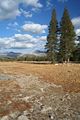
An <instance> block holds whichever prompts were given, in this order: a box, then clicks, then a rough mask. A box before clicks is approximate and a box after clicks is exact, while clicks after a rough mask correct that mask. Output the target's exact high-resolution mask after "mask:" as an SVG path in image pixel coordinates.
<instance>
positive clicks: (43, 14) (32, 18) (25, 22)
mask: <svg viewBox="0 0 80 120" xmlns="http://www.w3.org/2000/svg"><path fill="white" fill-rule="evenodd" d="M64 7H67V8H68V10H69V13H70V17H71V20H72V22H73V24H74V26H75V32H76V34H77V35H80V8H79V7H80V0H0V52H10V51H13V52H21V53H34V52H35V51H36V50H44V45H45V43H46V36H47V34H48V25H49V22H50V19H51V12H52V9H53V8H55V9H56V12H57V19H58V22H60V19H61V17H62V14H63V10H64Z"/></svg>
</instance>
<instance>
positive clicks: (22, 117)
mask: <svg viewBox="0 0 80 120" xmlns="http://www.w3.org/2000/svg"><path fill="white" fill-rule="evenodd" d="M17 120H29V119H28V118H27V116H24V115H21V116H19V117H18V119H17Z"/></svg>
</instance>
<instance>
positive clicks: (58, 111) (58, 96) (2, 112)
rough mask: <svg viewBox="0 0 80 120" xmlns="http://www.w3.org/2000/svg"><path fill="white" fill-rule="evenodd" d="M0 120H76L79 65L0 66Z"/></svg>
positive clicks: (79, 102) (79, 114)
mask: <svg viewBox="0 0 80 120" xmlns="http://www.w3.org/2000/svg"><path fill="white" fill-rule="evenodd" d="M0 120H80V64H66V65H62V64H60V65H49V64H45V65H42V64H26V63H16V62H1V63H0Z"/></svg>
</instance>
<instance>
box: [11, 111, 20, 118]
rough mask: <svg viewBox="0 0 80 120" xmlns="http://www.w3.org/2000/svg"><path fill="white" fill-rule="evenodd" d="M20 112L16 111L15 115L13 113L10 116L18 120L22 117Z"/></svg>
mask: <svg viewBox="0 0 80 120" xmlns="http://www.w3.org/2000/svg"><path fill="white" fill-rule="evenodd" d="M20 114H21V113H20V112H19V111H16V112H14V113H11V114H10V115H9V116H10V117H11V118H13V119H16V118H17V117H18V116H20Z"/></svg>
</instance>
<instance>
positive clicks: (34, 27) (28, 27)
mask: <svg viewBox="0 0 80 120" xmlns="http://www.w3.org/2000/svg"><path fill="white" fill-rule="evenodd" d="M22 28H23V30H24V31H26V32H32V33H36V34H40V33H45V30H46V29H47V25H41V24H35V23H30V24H29V23H27V24H24V25H23V26H22Z"/></svg>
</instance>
